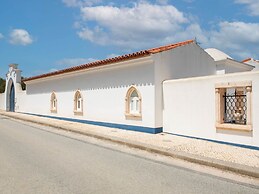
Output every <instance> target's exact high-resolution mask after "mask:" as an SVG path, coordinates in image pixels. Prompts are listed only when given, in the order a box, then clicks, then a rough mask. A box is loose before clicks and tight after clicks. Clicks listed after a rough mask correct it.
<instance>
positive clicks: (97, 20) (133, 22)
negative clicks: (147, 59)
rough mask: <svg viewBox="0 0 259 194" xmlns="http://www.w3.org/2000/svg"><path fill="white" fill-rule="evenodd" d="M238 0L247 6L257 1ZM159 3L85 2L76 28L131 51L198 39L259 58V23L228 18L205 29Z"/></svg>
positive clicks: (90, 37) (84, 36) (86, 36)
mask: <svg viewBox="0 0 259 194" xmlns="http://www.w3.org/2000/svg"><path fill="white" fill-rule="evenodd" d="M185 1H186V2H193V1H194V0H185ZM235 1H236V2H237V3H246V4H247V5H251V4H248V3H249V2H250V3H251V2H254V3H255V4H256V2H257V1H252V0H235ZM156 2H157V3H158V2H159V4H152V3H149V2H147V1H138V2H137V3H135V4H131V5H133V6H126V5H123V6H115V4H114V5H111V4H110V5H103V6H85V5H84V6H81V5H82V4H81V5H80V7H78V8H80V11H81V15H80V18H81V19H80V20H79V21H76V22H75V25H74V27H75V29H76V30H77V34H78V36H79V37H80V38H81V39H83V40H87V41H90V42H93V43H96V44H100V45H115V46H117V47H119V48H122V49H125V50H127V51H128V50H131V49H142V48H148V47H153V46H158V45H163V44H168V43H174V42H179V41H182V40H187V39H194V38H197V40H198V42H200V43H201V46H202V47H204V48H206V47H216V48H218V49H220V50H223V51H225V52H226V53H227V54H229V55H231V56H233V57H234V58H237V59H242V58H246V57H254V58H259V56H258V53H259V47H258V46H257V45H259V23H245V22H241V21H237V22H229V21H224V22H220V23H218V24H217V25H216V26H213V29H207V30H205V29H203V28H202V27H201V26H200V25H199V23H198V22H196V21H197V20H196V19H195V17H192V16H190V15H187V14H185V13H183V12H181V11H179V10H178V9H177V8H175V7H174V6H173V5H169V4H168V2H167V0H165V1H164V0H156ZM258 2H259V1H258ZM255 4H254V5H255ZM256 55H257V56H256Z"/></svg>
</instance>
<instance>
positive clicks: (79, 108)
mask: <svg viewBox="0 0 259 194" xmlns="http://www.w3.org/2000/svg"><path fill="white" fill-rule="evenodd" d="M74 115H81V116H82V115H83V97H82V95H81V92H80V91H79V90H77V91H76V93H75V96H74Z"/></svg>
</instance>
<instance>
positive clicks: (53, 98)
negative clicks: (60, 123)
mask: <svg viewBox="0 0 259 194" xmlns="http://www.w3.org/2000/svg"><path fill="white" fill-rule="evenodd" d="M50 111H51V112H52V113H57V97H56V94H55V93H54V92H52V94H51V98H50Z"/></svg>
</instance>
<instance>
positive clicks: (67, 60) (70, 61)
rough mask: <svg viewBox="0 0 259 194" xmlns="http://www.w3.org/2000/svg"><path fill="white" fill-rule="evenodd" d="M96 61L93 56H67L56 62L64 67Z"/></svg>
mask: <svg viewBox="0 0 259 194" xmlns="http://www.w3.org/2000/svg"><path fill="white" fill-rule="evenodd" d="M93 61H96V59H93V58H65V59H62V60H59V61H57V62H56V64H57V65H60V66H62V68H63V67H72V66H77V65H82V64H86V63H89V62H93Z"/></svg>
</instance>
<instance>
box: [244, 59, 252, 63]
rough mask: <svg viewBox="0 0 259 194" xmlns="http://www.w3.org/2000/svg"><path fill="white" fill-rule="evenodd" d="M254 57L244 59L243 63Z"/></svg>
mask: <svg viewBox="0 0 259 194" xmlns="http://www.w3.org/2000/svg"><path fill="white" fill-rule="evenodd" d="M251 59H252V58H247V59H244V60H243V61H242V63H245V62H247V61H250V60H251Z"/></svg>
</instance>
